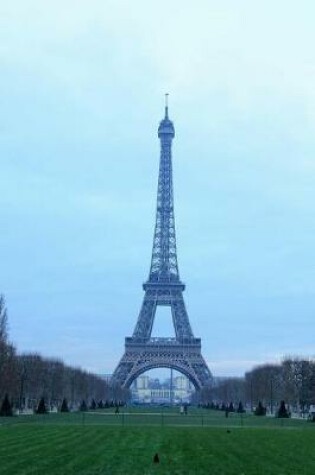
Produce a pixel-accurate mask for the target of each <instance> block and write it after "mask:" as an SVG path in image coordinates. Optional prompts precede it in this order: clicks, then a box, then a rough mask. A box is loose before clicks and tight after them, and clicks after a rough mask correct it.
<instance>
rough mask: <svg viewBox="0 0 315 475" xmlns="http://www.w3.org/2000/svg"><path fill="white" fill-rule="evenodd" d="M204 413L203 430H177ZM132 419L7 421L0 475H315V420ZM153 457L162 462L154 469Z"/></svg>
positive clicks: (0, 442)
mask: <svg viewBox="0 0 315 475" xmlns="http://www.w3.org/2000/svg"><path fill="white" fill-rule="evenodd" d="M125 412H130V411H128V409H127V410H126V411H125ZM149 412H150V411H149ZM153 412H155V411H153ZM139 413H140V414H139ZM104 414H105V415H104ZM202 415H204V419H206V417H208V419H207V424H204V426H201V424H199V427H197V426H194V425H193V424H187V425H186V426H183V425H182V426H179V425H174V424H175V423H176V424H177V422H176V421H177V420H178V421H179V422H180V421H181V420H184V421H185V420H188V419H189V417H190V418H191V419H193V417H196V419H197V418H199V419H201V416H202ZM235 416H236V415H235ZM123 417H124V418H125V420H124V422H123ZM128 417H129V416H128V414H126V413H125V415H124V416H123V414H119V416H116V417H115V416H114V415H112V414H108V413H107V414H106V413H104V412H103V413H101V414H90V413H89V414H86V415H85V416H83V415H82V414H65V415H63V414H55V415H54V414H50V415H47V416H24V417H17V418H10V419H3V418H2V419H0V474H1V475H11V474H12V475H22V474H23V475H24V474H25V475H30V474H38V475H55V474H56V475H57V474H58V475H83V474H84V475H101V474H109V475H111V474H113V475H115V474H125V475H132V474H142V475H144V474H180V475H185V474H192V475H193V474H207V475H230V474H235V475H236V474H237V475H241V474H243V475H289V474H290V475H302V474H303V475H308V474H310V475H314V474H315V450H314V448H315V425H314V424H311V423H306V422H303V421H294V420H292V421H285V423H284V425H283V426H281V424H280V425H279V424H278V425H274V426H271V425H270V422H268V418H265V417H264V418H257V417H254V416H246V417H245V418H244V421H245V423H244V425H243V426H241V425H240V424H239V419H237V418H236V417H235V418H234V419H233V416H232V417H231V418H229V419H228V420H226V419H225V418H224V414H223V415H222V414H220V413H217V412H214V411H197V410H196V411H191V414H189V415H188V416H187V417H186V416H180V415H178V414H177V411H176V412H175V411H165V413H164V416H163V417H164V422H163V424H162V416H161V413H160V410H159V409H158V410H157V411H156V413H155V414H153V415H150V414H147V415H141V410H140V409H138V410H137V412H136V414H133V416H132V417H133V419H131V420H129V421H128ZM137 417H138V419H136V420H135V418H137ZM145 418H147V419H145ZM168 418H170V420H168ZM175 418H176V419H175ZM108 420H109V421H111V420H112V421H113V422H108ZM150 420H151V424H150V423H149V421H150ZM156 420H159V422H158V423H157V422H156ZM173 420H175V422H174V421H173ZM211 420H212V424H211V422H210V421H211ZM270 420H271V421H272V422H275V420H274V419H270ZM144 421H145V422H144ZM233 421H234V422H233ZM236 421H237V422H238V424H236ZM244 421H243V422H244ZM276 422H277V423H279V421H276ZM180 423H181V424H183V423H182V422H180ZM113 424H115V425H113ZM155 453H158V454H159V457H160V463H159V464H153V456H154V454H155Z"/></svg>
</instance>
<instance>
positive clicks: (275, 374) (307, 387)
mask: <svg viewBox="0 0 315 475" xmlns="http://www.w3.org/2000/svg"><path fill="white" fill-rule="evenodd" d="M283 400H284V401H285V402H286V403H287V404H288V405H289V406H290V407H291V408H292V410H293V411H296V412H301V413H303V412H306V411H308V410H309V407H310V406H311V405H315V360H314V359H304V358H299V357H288V358H285V359H284V360H283V362H282V363H281V364H265V365H261V366H257V367H255V368H253V369H252V370H251V371H248V372H247V373H245V377H244V378H221V379H217V380H216V382H215V384H214V385H213V387H212V388H205V389H203V390H202V391H201V394H200V403H201V404H206V405H207V404H209V403H210V402H215V403H217V404H219V405H220V404H222V403H224V404H229V403H230V402H232V403H233V404H234V405H235V406H236V405H237V404H238V403H239V401H242V402H243V403H244V404H245V405H246V406H247V407H248V408H254V407H256V406H257V405H258V403H259V402H261V403H262V404H263V405H264V406H265V407H268V408H269V409H270V411H271V412H272V413H273V412H274V410H275V408H276V407H279V405H280V403H281V401H283Z"/></svg>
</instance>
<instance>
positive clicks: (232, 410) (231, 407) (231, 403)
mask: <svg viewBox="0 0 315 475" xmlns="http://www.w3.org/2000/svg"><path fill="white" fill-rule="evenodd" d="M229 412H234V406H233V402H230V404H229Z"/></svg>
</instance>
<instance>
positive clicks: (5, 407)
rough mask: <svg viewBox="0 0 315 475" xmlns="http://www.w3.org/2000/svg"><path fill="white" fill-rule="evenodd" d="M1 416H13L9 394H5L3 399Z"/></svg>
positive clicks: (0, 410)
mask: <svg viewBox="0 0 315 475" xmlns="http://www.w3.org/2000/svg"><path fill="white" fill-rule="evenodd" d="M0 416H3V417H11V416H13V411H12V406H11V404H10V401H9V397H8V395H7V394H6V395H5V396H4V399H3V401H2V405H1V409H0Z"/></svg>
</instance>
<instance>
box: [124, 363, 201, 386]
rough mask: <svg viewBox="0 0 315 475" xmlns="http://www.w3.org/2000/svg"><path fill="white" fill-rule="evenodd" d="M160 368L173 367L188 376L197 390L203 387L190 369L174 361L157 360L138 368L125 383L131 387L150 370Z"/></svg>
mask: <svg viewBox="0 0 315 475" xmlns="http://www.w3.org/2000/svg"><path fill="white" fill-rule="evenodd" d="M158 368H168V369H173V370H174V371H177V372H178V373H180V374H182V375H183V376H186V378H187V379H188V380H189V381H190V382H191V383H192V385H193V386H194V388H195V390H196V391H198V390H199V389H201V388H200V386H199V384H198V381H197V380H196V379H195V377H194V375H193V374H191V373H190V372H189V371H187V369H185V368H183V367H182V366H181V365H177V364H174V363H169V364H166V363H163V365H161V364H159V363H157V362H156V363H154V362H152V363H149V364H145V365H143V366H142V368H138V370H137V371H136V372H135V373H134V374H132V375H130V377H129V378H127V380H126V383H125V387H126V388H130V386H131V385H132V383H133V382H134V381H135V380H136V379H137V378H138V377H139V376H141V375H142V374H144V373H146V372H147V371H150V370H152V369H158Z"/></svg>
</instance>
